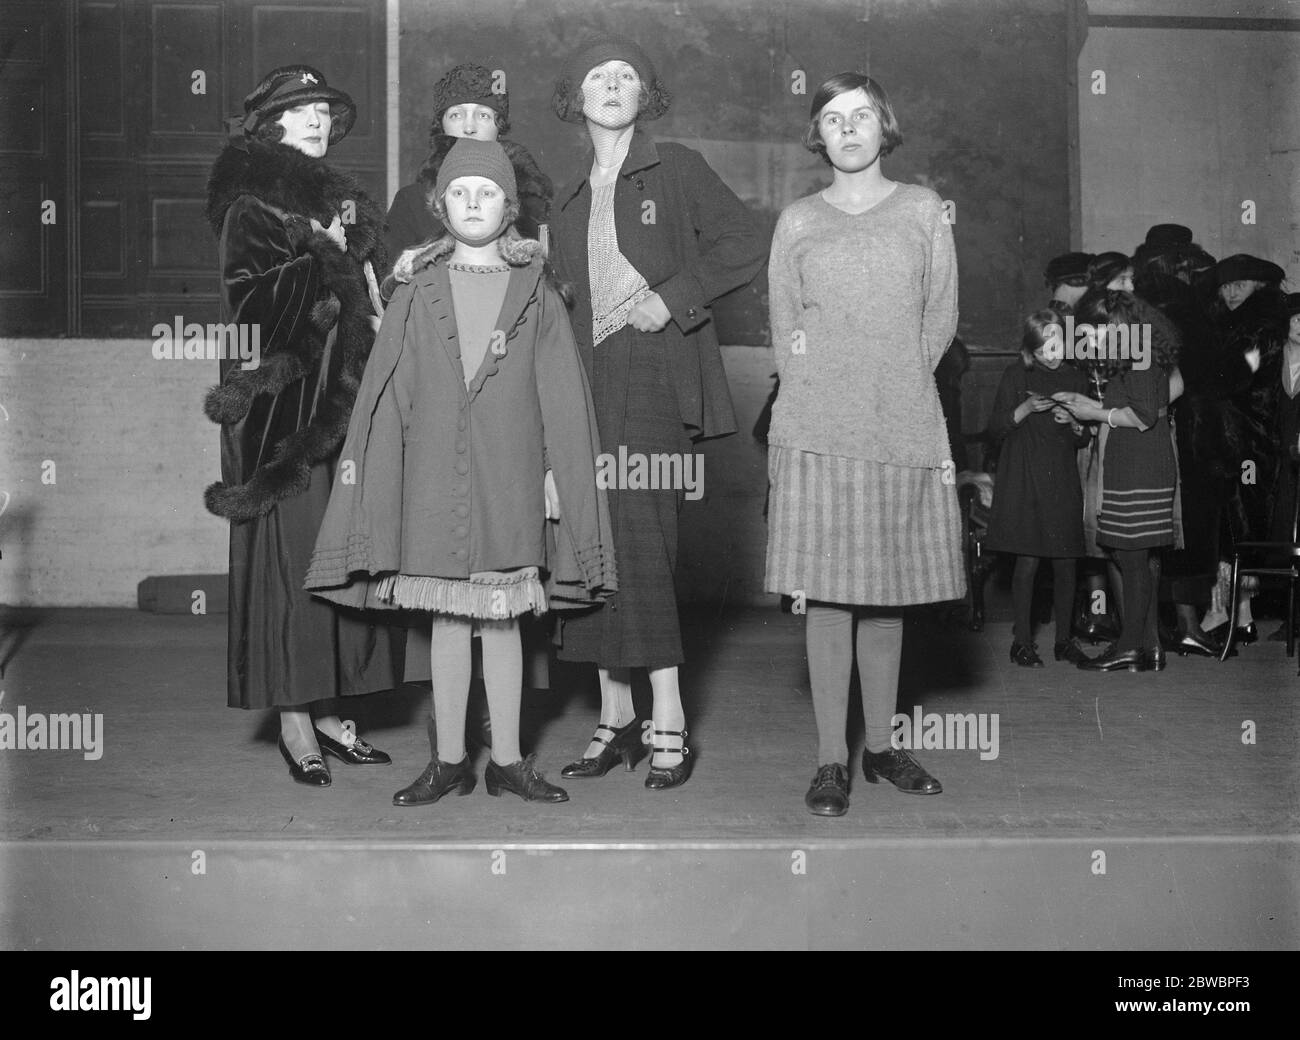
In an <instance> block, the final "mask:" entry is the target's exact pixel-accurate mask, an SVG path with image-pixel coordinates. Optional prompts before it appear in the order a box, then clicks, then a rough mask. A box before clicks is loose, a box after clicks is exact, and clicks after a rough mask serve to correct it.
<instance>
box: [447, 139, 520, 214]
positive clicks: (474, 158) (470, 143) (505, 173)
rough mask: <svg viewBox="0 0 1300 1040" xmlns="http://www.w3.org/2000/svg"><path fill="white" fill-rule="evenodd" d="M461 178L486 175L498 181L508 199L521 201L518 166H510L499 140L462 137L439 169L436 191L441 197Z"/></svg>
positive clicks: (509, 200) (452, 147)
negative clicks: (517, 180) (452, 183)
mask: <svg viewBox="0 0 1300 1040" xmlns="http://www.w3.org/2000/svg"><path fill="white" fill-rule="evenodd" d="M457 177H486V178H487V179H488V180H490V181H495V182H496V183H497V185H498V186H499V187H500V188H501V190H502V191H503V192H504V193H505V196H506V201H507V202H518V201H519V188H518V186H517V185H516V184H515V168H514V167H513V166H512V165H510V159H509V157H508V156H507V155H506V150H505V149H504V148H502V147H501V145H500V144H498V143H497V142H496V141H480V140H478V139H477V138H473V137H461V138H459V139H457V141H456V143H455V144H454V145H452V146H451V151H449V152H448V153H447V158H445V159H443V160H442V166H441V167H440V168H439V170H438V181H437V184H436V185H435V187H434V192H435V194H436V195H437V197H438V198H442V197H443V195H445V194H446V193H447V188H448V186H449V185H450V184H451V182H452V181H454V180H455V179H456V178H457Z"/></svg>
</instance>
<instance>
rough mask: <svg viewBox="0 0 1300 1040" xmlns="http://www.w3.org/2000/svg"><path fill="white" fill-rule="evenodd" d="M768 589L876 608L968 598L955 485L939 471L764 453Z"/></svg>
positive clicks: (791, 452)
mask: <svg viewBox="0 0 1300 1040" xmlns="http://www.w3.org/2000/svg"><path fill="white" fill-rule="evenodd" d="M767 467H768V477H769V479H770V480H771V482H772V493H771V500H770V502H771V504H770V508H769V513H768V533H767V576H766V580H765V582H764V587H765V588H766V589H767V591H768V592H778V593H782V594H784V595H792V596H796V597H798V596H799V594H801V593H802V595H803V597H804V598H805V599H810V600H820V601H822V602H827V603H844V604H854V605H863V606H866V605H872V606H905V605H908V604H912V603H935V602H940V601H943V600H951V599H960V598H961V597H962V596H964V595H965V594H966V571H965V566H964V563H963V559H962V548H961V510H960V508H959V506H958V504H957V489H956V487H955V486H954V485H952V484H946V483H944V481H943V471H942V470H940V469H937V468H936V469H918V468H914V467H907V466H891V465H887V464H884V463H879V462H869V461H867V460H865V459H847V458H841V457H839V456H835V455H817V454H814V453H812V452H806V451H799V450H798V449H795V448H779V447H776V446H772V447H770V448H769V449H768V462H767Z"/></svg>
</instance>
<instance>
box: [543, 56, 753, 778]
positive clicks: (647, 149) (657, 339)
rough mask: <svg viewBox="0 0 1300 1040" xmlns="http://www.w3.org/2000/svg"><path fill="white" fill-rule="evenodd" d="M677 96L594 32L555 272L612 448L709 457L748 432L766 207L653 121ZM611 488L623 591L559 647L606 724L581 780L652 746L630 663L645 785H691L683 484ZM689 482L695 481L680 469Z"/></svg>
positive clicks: (569, 78) (571, 627)
mask: <svg viewBox="0 0 1300 1040" xmlns="http://www.w3.org/2000/svg"><path fill="white" fill-rule="evenodd" d="M670 102H671V95H670V94H669V93H668V90H667V89H666V88H665V87H664V85H663V83H662V82H661V81H660V79H659V76H658V73H657V72H656V71H655V67H654V65H653V64H652V62H651V61H650V58H649V56H648V55H647V54H646V52H645V51H644V50H643V49H642V48H641V47H640V46H638V45H637V44H636V43H634V42H633V41H631V40H628V39H625V38H623V37H616V36H611V37H601V38H597V39H594V40H591V41H588V42H587V43H586V44H584V45H583V46H582V48H581V49H580V50H579V51H578V53H577V54H576V55H575V56H574V57H573V58H571V59H570V60H569V62H568V63H567V64H566V66H565V71H564V74H563V75H562V76H561V77H560V78H559V80H558V81H557V82H556V86H555V93H554V96H553V98H552V107H553V108H554V110H555V113H556V115H558V116H559V117H560V118H561V119H563V120H565V121H567V122H571V123H579V124H585V126H586V128H587V136H588V138H589V140H590V141H591V144H592V149H593V152H594V155H593V157H592V161H591V165H590V166H589V168H588V169H586V170H584V171H583V173H582V175H581V177H580V178H579V179H577V180H576V181H575V182H573V183H572V184H571V185H570V186H569V187H568V188H566V189H565V190H564V191H562V192H561V193H560V194H559V195H558V196H557V197H556V204H555V207H554V210H553V212H552V216H551V220H552V228H553V231H554V238H555V249H556V268H557V270H558V271H559V273H560V275H561V277H563V278H565V279H566V280H567V281H569V282H570V283H572V284H573V286H574V290H575V304H574V313H573V330H574V333H575V335H576V336H577V339H578V346H579V348H580V349H581V350H582V357H583V361H584V363H585V365H586V368H587V372H588V375H589V377H590V379H591V392H592V397H593V399H594V401H595V405H596V414H597V418H598V421H599V424H600V439H601V446H602V451H603V452H606V453H609V455H610V456H611V457H612V456H614V455H616V454H617V455H619V456H620V457H621V458H634V457H638V456H639V457H641V458H643V459H644V458H653V457H656V456H657V457H659V458H668V459H672V458H677V459H679V460H680V461H681V463H682V469H681V470H679V473H682V474H684V473H685V467H686V466H687V465H691V466H692V469H694V459H695V456H694V455H693V452H694V451H695V448H694V444H693V442H694V441H696V440H703V439H705V438H710V437H719V436H723V435H725V434H730V433H734V432H735V430H736V418H735V413H734V412H733V410H732V405H731V394H730V391H729V389H728V386H727V377H726V372H725V371H724V369H723V367H722V353H721V350H720V349H719V347H718V339H717V333H716V332H715V331H714V327H713V324H712V322H711V321H710V306H711V305H712V303H713V301H714V300H716V299H717V298H718V297H719V296H722V295H723V294H724V293H727V292H730V291H731V290H732V289H736V288H739V287H740V286H742V285H745V284H746V283H747V282H749V281H750V280H751V279H752V278H753V277H754V276H755V275H756V274H757V273H758V270H759V268H760V267H761V266H762V263H763V257H764V255H765V253H766V245H765V243H764V241H763V236H762V235H761V234H760V232H759V230H758V226H757V224H756V223H755V221H754V218H753V217H752V216H751V215H750V213H749V211H748V210H747V209H746V207H745V204H744V203H743V202H741V201H740V199H738V198H737V197H736V195H735V193H734V192H732V190H731V189H730V188H728V187H727V185H726V184H724V183H723V181H722V179H721V178H720V177H719V176H718V175H717V174H716V173H715V172H714V171H713V170H712V169H711V168H710V166H709V164H708V163H707V162H705V160H704V157H703V156H701V155H700V154H699V153H698V152H696V151H693V150H692V149H690V148H686V147H684V146H682V145H680V144H668V143H658V142H655V141H654V140H652V139H651V138H650V136H649V135H648V134H646V133H644V132H642V130H641V124H642V122H644V121H645V120H650V119H655V118H657V117H659V116H661V115H663V114H664V112H666V111H667V110H668V106H669V103H670ZM614 483H615V484H616V485H622V484H624V483H626V484H627V485H628V486H614V487H611V488H610V490H609V509H610V516H611V519H612V521H613V524H614V545H615V552H616V554H617V557H618V570H619V592H618V594H617V596H615V597H613V598H612V599H611V600H610V602H609V603H607V604H605V606H603V607H601V608H600V609H598V610H596V611H594V612H591V613H588V614H585V615H582V616H579V617H575V618H573V619H571V620H568V621H566V622H565V624H564V626H563V628H562V630H561V638H562V645H561V646H560V648H559V649H558V650H557V656H558V657H560V658H561V659H564V660H569V661H592V662H595V664H596V666H597V670H598V673H599V677H600V689H601V714H600V725H599V726H598V727H597V729H596V733H595V735H594V736H593V738H592V739H591V741H590V743H589V744H588V745H587V747H586V750H585V752H584V754H583V757H582V758H581V759H580V760H578V761H576V762H573V763H572V764H571V765H569V766H568V767H567V768H566V769H565V770H564V774H563V775H564V776H566V777H570V778H577V777H596V776H603V775H605V773H607V772H608V771H609V769H610V767H611V765H612V764H613V763H614V762H616V761H617V760H618V759H619V758H622V759H623V760H624V761H625V762H627V763H628V764H629V767H630V765H631V764H632V763H633V762H634V761H635V760H636V758H638V757H640V752H641V727H640V724H639V723H638V721H637V718H636V712H635V710H634V708H633V704H632V687H631V679H630V669H632V668H645V669H646V670H647V672H648V673H649V680H650V687H651V690H652V691H653V694H654V707H653V711H652V714H653V728H654V742H653V744H652V748H653V750H652V756H651V762H650V770H649V773H648V775H647V777H646V786H647V787H648V788H651V789H655V790H665V789H668V788H673V787H677V786H678V785H680V784H682V783H685V782H686V779H687V777H688V776H689V774H690V770H691V760H690V757H689V754H690V747H689V745H688V744H687V731H686V716H685V711H684V709H683V707H682V697H681V690H680V688H679V685H678V666H679V665H680V664H681V663H682V661H683V659H684V654H683V652H682V640H681V628H680V624H679V622H678V618H677V597H676V586H675V580H674V573H673V572H674V568H675V565H676V562H677V523H678V511H679V510H680V508H681V506H682V504H683V500H684V497H685V489H684V487H683V486H678V487H672V486H663V483H669V484H671V483H672V481H667V482H663V483H661V482H660V481H659V480H655V481H654V482H653V484H652V487H645V486H644V485H643V484H641V483H639V482H637V481H635V480H633V479H629V480H627V481H625V482H624V481H614ZM677 483H678V484H679V485H681V484H682V480H678V481H677Z"/></svg>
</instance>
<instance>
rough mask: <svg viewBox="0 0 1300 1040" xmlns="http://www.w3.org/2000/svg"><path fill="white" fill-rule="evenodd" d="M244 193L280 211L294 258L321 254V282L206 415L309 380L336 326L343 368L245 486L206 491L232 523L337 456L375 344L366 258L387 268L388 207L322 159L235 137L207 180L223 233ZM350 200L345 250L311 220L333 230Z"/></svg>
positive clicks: (234, 410) (212, 396)
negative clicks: (303, 318) (295, 327)
mask: <svg viewBox="0 0 1300 1040" xmlns="http://www.w3.org/2000/svg"><path fill="white" fill-rule="evenodd" d="M242 196H252V197H253V198H255V199H257V200H258V202H260V203H262V204H263V205H265V206H267V207H269V208H271V209H272V210H274V211H276V213H277V214H278V215H279V216H280V218H281V219H282V220H283V221H284V228H285V234H286V236H287V238H288V239H289V243H290V246H291V248H292V249H293V251H294V252H295V254H297V255H298V256H303V255H310V256H312V257H313V258H314V259H315V261H316V263H317V265H318V269H319V270H318V278H317V284H318V287H319V288H318V294H317V299H316V301H315V303H314V305H313V306H312V309H311V312H310V318H309V320H308V322H307V323H306V325H305V326H303V327H302V328H301V329H300V331H299V333H298V334H297V335H294V336H291V337H285V338H283V339H280V340H278V341H275V340H272V341H270V342H267V343H265V344H264V345H263V357H262V359H261V364H260V365H259V367H258V368H255V369H252V370H249V371H244V370H242V369H239V368H231V369H229V370H227V372H226V375H225V378H224V380H223V382H222V383H221V385H220V386H215V387H213V388H212V389H211V390H209V392H208V394H207V397H206V399H205V401H204V411H205V412H206V414H207V416H208V418H210V419H211V420H212V421H213V422H218V423H222V424H230V423H237V422H239V421H240V420H242V419H243V418H244V417H245V416H247V415H248V412H249V410H250V408H251V407H252V404H253V400H254V398H255V397H256V396H257V395H259V394H276V393H278V392H280V391H281V390H283V389H284V388H285V387H287V386H289V385H290V384H291V383H293V382H294V381H296V380H299V379H302V378H303V377H304V376H305V375H307V373H309V372H310V371H311V370H312V369H313V368H314V367H315V366H316V365H317V364H318V363H319V361H320V359H321V357H322V355H323V352H324V349H325V344H326V341H327V338H328V333H329V331H330V329H332V328H337V333H338V336H337V342H338V347H339V349H340V350H341V351H342V364H341V366H340V368H339V371H338V377H337V378H336V379H334V380H333V381H332V382H331V384H330V386H329V389H328V391H327V392H326V395H325V398H324V400H323V401H321V402H320V404H319V405H318V406H317V408H316V412H315V417H314V418H313V420H312V421H311V422H310V423H306V424H304V425H302V426H301V427H299V428H298V429H297V430H295V431H294V432H293V433H291V434H289V435H287V436H285V437H283V438H282V439H281V440H280V441H279V442H278V443H277V444H276V446H275V449H274V451H273V453H272V455H271V458H270V461H269V462H266V463H264V464H263V465H261V466H259V467H258V468H257V470H256V471H255V472H254V473H253V475H252V476H251V477H250V478H249V479H248V480H247V481H246V482H245V483H243V484H226V483H224V482H221V481H218V482H216V483H213V484H211V485H210V486H209V487H208V488H207V490H206V491H205V492H204V503H205V504H206V506H207V508H208V509H209V511H211V512H212V513H215V514H216V515H217V516H222V517H225V518H227V519H229V520H232V521H244V520H251V519H254V518H256V517H259V516H262V515H264V514H265V513H267V512H268V511H270V509H271V508H272V507H273V506H274V505H275V504H276V503H277V502H279V501H280V500H281V499H284V498H289V497H292V496H294V495H298V494H301V493H302V492H303V491H305V490H306V488H307V486H308V483H309V481H310V474H311V468H312V466H314V465H316V464H317V463H320V462H323V461H325V460H327V459H329V458H331V457H332V456H333V455H334V454H335V453H336V452H337V450H338V448H339V447H340V446H341V445H342V443H343V438H344V437H345V435H346V434H347V426H348V418H349V416H350V415H351V411H352V403H353V401H354V399H355V398H356V393H357V388H358V387H359V386H360V382H361V374H362V372H363V370H364V368H365V363H366V358H367V356H368V355H369V353H370V348H371V345H372V344H373V342H374V330H373V329H372V328H371V325H370V315H371V314H372V307H371V304H370V299H369V294H368V292H367V289H366V282H365V275H364V273H363V268H362V265H363V263H364V262H365V261H367V260H369V261H370V262H371V263H372V264H373V265H375V266H376V267H377V268H379V269H382V264H383V246H382V242H381V229H382V226H383V216H382V214H381V212H380V211H379V209H378V208H377V207H376V206H375V204H374V203H373V202H372V201H371V200H370V198H369V197H368V196H367V195H366V193H365V191H364V189H363V188H362V187H361V185H360V184H359V183H358V182H357V181H356V180H354V179H353V178H352V177H350V176H349V175H347V174H345V173H343V172H341V171H339V170H336V169H333V168H332V167H330V166H328V165H327V164H326V163H325V162H323V161H322V160H320V159H314V158H312V157H310V156H307V155H304V154H303V153H302V152H299V151H297V150H296V149H294V148H290V147H288V146H286V145H281V144H275V143H268V142H262V141H258V140H255V139H246V140H240V141H237V142H234V143H232V144H230V145H228V146H227V147H226V148H225V149H224V150H223V151H222V153H221V155H220V156H219V157H218V158H217V161H216V163H215V164H214V166H213V169H212V176H211V178H210V179H209V182H208V206H207V215H208V220H209V222H210V223H211V225H212V228H213V230H214V232H216V234H217V235H218V237H220V235H221V232H222V228H223V225H224V223H225V219H226V214H227V212H228V211H229V209H230V207H231V206H232V205H233V204H234V202H235V201H236V200H237V199H239V198H240V197H242ZM346 203H351V204H352V208H353V209H354V215H355V222H354V223H349V224H347V225H346V234H347V251H346V252H344V251H342V250H340V249H339V248H338V247H337V246H336V245H335V243H334V241H333V240H332V239H331V238H330V237H329V236H328V235H325V234H323V233H321V232H319V231H313V230H312V229H311V225H310V220H311V219H312V218H315V219H316V220H318V221H320V223H322V224H324V225H326V226H328V225H329V224H330V223H331V222H332V221H333V220H334V217H335V216H336V215H338V214H340V213H341V211H342V210H343V209H344V205H345V204H346ZM268 336H274V332H271V333H268Z"/></svg>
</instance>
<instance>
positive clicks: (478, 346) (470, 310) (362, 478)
mask: <svg viewBox="0 0 1300 1040" xmlns="http://www.w3.org/2000/svg"><path fill="white" fill-rule="evenodd" d="M436 200H437V203H438V216H439V218H440V219H442V220H443V221H444V223H445V225H446V228H447V231H448V234H447V236H445V237H444V238H442V239H439V240H438V241H437V242H434V243H432V244H431V245H429V246H428V247H426V248H425V249H423V250H411V251H408V252H406V253H404V254H403V255H402V257H401V259H399V261H398V264H397V275H398V278H399V281H400V282H401V283H402V284H401V285H400V287H399V288H398V289H397V290H396V292H395V293H394V294H393V297H392V301H391V303H390V304H389V306H388V308H387V310H386V311H385V313H384V320H383V324H382V325H381V326H380V330H379V338H378V340H377V342H376V345H375V350H374V352H373V353H372V355H371V357H370V362H369V364H368V365H367V366H366V371H365V376H364V378H363V379H362V384H361V388H360V390H359V391H358V394H357V403H356V407H355V409H354V411H353V413H352V420H353V421H352V424H351V426H350V428H349V430H348V437H347V441H346V442H345V443H344V446H343V457H344V458H345V459H348V460H350V461H351V462H352V463H354V467H355V468H354V470H353V471H352V474H351V475H352V480H351V481H349V482H340V483H337V484H336V485H335V487H334V491H333V493H332V494H331V496H330V503H329V508H328V509H327V510H326V513H325V519H324V522H323V523H322V525H321V530H320V535H319V537H318V539H317V543H316V551H315V553H314V554H313V556H312V565H311V570H310V571H309V572H308V576H307V587H308V588H309V589H312V590H313V591H315V592H317V594H318V595H321V596H324V597H325V598H327V599H331V600H334V601H335V602H338V603H346V604H353V605H363V604H364V605H366V606H380V607H383V606H386V607H390V608H402V609H409V610H422V611H427V612H429V613H430V614H431V615H432V619H431V628H432V637H431V651H430V666H431V672H432V680H433V713H434V718H435V720H436V739H433V738H432V735H431V745H432V746H431V751H432V758H431V760H430V762H429V765H428V766H427V767H426V768H425V770H424V771H423V772H422V773H421V774H420V775H419V777H417V778H416V780H415V781H414V782H413V783H412V784H411V785H410V786H409V787H407V788H405V789H404V790H402V791H399V792H397V794H395V795H394V796H393V801H394V803H395V804H397V805H404V806H410V805H423V804H428V803H432V802H436V801H437V800H438V799H439V798H441V797H442V796H443V795H444V794H445V793H447V792H448V791H451V790H456V791H458V793H460V794H467V793H468V792H469V790H470V789H471V788H472V787H473V786H474V782H475V777H474V772H473V767H472V766H471V764H470V760H469V756H468V755H467V754H466V753H465V742H464V735H465V712H466V703H467V700H468V697H469V682H470V642H471V638H472V636H473V633H474V630H475V629H476V628H477V629H478V631H479V633H480V635H481V636H482V640H483V670H484V682H485V685H486V686H487V702H488V710H489V712H490V713H491V717H492V755H491V757H492V761H491V762H490V763H489V765H488V767H487V773H486V782H487V788H488V793H489V794H498V793H499V792H500V791H512V792H514V793H515V794H517V795H519V796H520V797H521V798H523V799H525V800H526V801H544V802H563V801H567V800H568V796H567V795H566V794H565V792H564V791H563V790H562V789H561V788H559V787H556V786H554V785H553V784H549V783H547V782H546V781H545V780H544V779H543V778H542V777H541V775H540V774H539V773H538V772H537V770H536V769H535V768H534V766H533V759H532V757H531V756H530V757H529V758H526V759H525V758H523V756H522V754H521V752H520V747H519V709H520V697H521V690H520V687H521V678H522V677H521V656H520V640H519V624H518V619H519V618H520V617H521V616H522V615H524V614H526V613H528V612H529V611H532V612H535V613H541V612H542V611H544V610H545V609H546V608H547V606H548V601H549V603H550V604H551V605H556V606H559V605H561V604H562V603H566V602H573V603H578V604H584V605H585V604H587V603H590V602H593V601H599V600H600V599H602V598H604V597H605V596H608V595H609V594H611V593H612V592H613V591H614V590H615V589H616V582H615V576H614V555H613V547H612V533H611V531H610V525H609V513H608V508H607V505H606V502H605V498H604V494H603V492H601V491H600V490H599V489H598V488H597V485H596V452H597V444H596V418H595V414H594V411H593V409H592V404H591V395H590V392H589V391H588V389H587V383H586V379H585V377H584V375H583V370H582V362H581V361H580V359H579V357H578V351H577V347H576V345H575V343H574V340H573V332H572V329H571V328H570V326H569V319H568V315H567V313H566V312H565V307H564V303H563V301H562V299H561V297H560V294H559V292H558V291H557V290H556V289H555V288H553V287H552V286H551V285H550V284H548V281H547V276H546V273H545V264H544V260H543V258H542V257H541V255H540V252H541V250H540V246H539V244H538V243H537V242H536V241H534V240H532V239H523V238H520V237H519V235H518V233H517V232H516V231H515V229H514V228H513V227H512V225H513V224H514V221H515V219H516V218H517V216H518V205H519V195H518V191H517V189H516V186H515V178H514V171H513V169H512V168H511V164H510V162H509V159H508V158H507V156H506V153H505V151H504V149H502V147H501V145H500V144H498V143H496V142H486V141H474V140H463V141H460V142H458V143H457V144H456V145H455V147H453V148H452V149H451V151H450V152H448V154H447V158H446V159H445V160H444V162H443V164H442V167H441V169H440V170H439V173H438V181H437V192H436ZM548 520H551V521H555V523H554V524H550V523H548V522H547V521H548ZM543 582H545V583H546V584H545V585H544V584H543ZM408 678H410V676H409V675H408Z"/></svg>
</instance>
